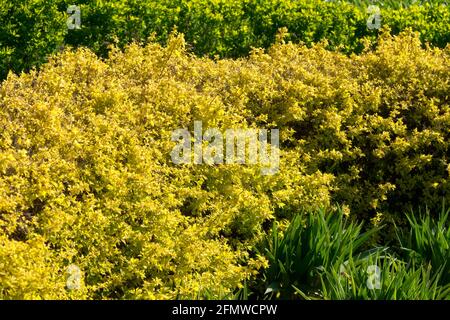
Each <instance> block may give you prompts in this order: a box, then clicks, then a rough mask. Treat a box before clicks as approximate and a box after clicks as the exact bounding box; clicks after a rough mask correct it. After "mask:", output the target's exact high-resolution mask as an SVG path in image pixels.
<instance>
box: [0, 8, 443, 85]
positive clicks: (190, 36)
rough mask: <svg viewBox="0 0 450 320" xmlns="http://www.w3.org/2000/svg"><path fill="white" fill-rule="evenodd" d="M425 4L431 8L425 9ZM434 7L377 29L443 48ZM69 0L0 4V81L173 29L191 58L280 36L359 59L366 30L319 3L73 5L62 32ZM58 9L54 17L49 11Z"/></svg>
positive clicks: (352, 11)
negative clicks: (74, 16)
mask: <svg viewBox="0 0 450 320" xmlns="http://www.w3.org/2000/svg"><path fill="white" fill-rule="evenodd" d="M433 3H436V4H435V5H433ZM438 3H439V1H437V0H436V1H433V2H431V3H424V4H423V5H418V4H415V5H410V6H405V7H403V6H400V7H394V6H381V18H382V25H383V26H385V27H390V28H391V30H392V33H393V34H398V33H399V32H400V31H402V30H405V29H406V28H408V27H411V28H412V29H413V30H415V31H419V32H420V33H421V39H422V41H428V42H430V43H431V44H432V45H434V46H438V47H441V48H442V47H445V46H446V45H447V43H449V40H450V29H449V28H450V27H449V24H448V21H449V20H450V11H449V7H448V6H444V5H437V4H438ZM72 4H74V3H73V1H69V0H56V1H52V2H48V1H47V2H46V1H41V0H16V1H14V2H11V1H6V0H3V1H2V2H0V17H1V18H2V21H6V23H4V24H2V26H0V52H1V56H0V57H1V58H2V59H0V61H2V62H0V63H1V65H0V79H3V78H4V77H5V76H6V74H7V72H8V70H13V71H15V72H19V71H22V70H28V69H29V68H30V67H31V66H34V65H39V64H40V63H42V62H43V61H44V60H45V57H46V55H48V54H50V53H52V52H54V51H55V50H57V48H59V47H61V46H64V45H71V46H75V47H78V46H86V47H88V48H90V49H92V50H93V51H94V52H96V53H97V54H100V55H101V56H103V57H105V56H106V55H107V52H108V48H109V46H110V45H111V44H118V45H119V46H120V47H124V46H125V45H126V44H128V43H130V42H132V41H138V42H146V41H147V40H148V38H149V37H152V35H153V34H155V39H156V40H157V41H159V42H161V43H165V42H166V41H167V39H168V35H169V34H170V32H171V31H172V30H173V28H177V29H178V31H179V32H182V33H184V34H185V38H186V41H187V43H188V45H189V49H190V50H191V51H192V52H194V53H196V54H197V55H207V56H213V55H219V56H221V57H240V56H244V55H247V54H248V53H249V52H250V50H251V48H252V47H257V48H259V47H262V48H268V47H270V45H272V44H273V43H274V41H275V39H276V34H277V32H278V30H279V29H280V28H283V27H286V28H287V29H288V31H289V35H288V39H289V40H291V41H293V42H302V43H305V44H307V45H312V44H313V43H317V42H319V41H321V40H324V39H326V40H328V45H327V48H328V49H333V50H342V51H344V52H347V53H350V52H358V53H359V52H361V50H362V48H363V45H362V42H361V39H362V38H363V37H367V38H370V39H371V40H374V41H375V40H376V39H377V37H378V34H379V32H378V31H377V30H369V29H368V28H367V19H368V17H369V15H368V13H367V12H366V4H364V3H359V4H352V3H347V2H344V1H338V2H330V1H328V2H327V1H323V0H148V1H141V0H117V1H100V0H78V1H76V5H78V6H79V7H80V9H81V29H79V30H67V26H66V24H65V19H67V17H68V14H67V13H66V10H67V7H68V6H69V5H72ZM57 9H58V10H57Z"/></svg>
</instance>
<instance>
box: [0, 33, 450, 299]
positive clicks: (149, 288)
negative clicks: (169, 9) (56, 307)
mask: <svg viewBox="0 0 450 320" xmlns="http://www.w3.org/2000/svg"><path fill="white" fill-rule="evenodd" d="M406 49H407V50H406ZM448 57H449V50H448V49H446V50H437V49H436V50H423V49H421V48H420V45H419V41H418V40H417V37H416V36H414V35H410V34H406V35H403V36H402V37H400V38H399V39H392V38H386V39H385V41H384V42H383V43H381V45H380V46H379V48H378V49H377V51H376V52H368V53H366V54H364V55H362V56H359V57H357V56H352V57H346V56H344V55H340V54H338V53H332V52H328V51H326V50H325V49H323V47H322V46H316V47H314V48H311V49H307V48H306V47H302V46H296V45H292V44H278V45H275V46H274V47H273V48H272V49H270V51H269V52H268V53H264V52H262V51H258V50H255V51H254V52H253V54H252V55H251V56H250V57H249V58H248V59H239V60H217V61H215V60H210V59H206V58H197V57H195V56H191V55H188V54H186V52H185V50H184V41H183V38H182V37H181V36H173V37H172V38H171V40H170V41H169V43H168V45H167V47H161V46H159V45H157V44H149V45H147V46H146V47H144V48H141V47H139V46H137V45H131V46H130V47H128V49H127V50H126V51H125V52H123V53H122V52H120V51H117V50H113V52H112V53H111V56H110V58H109V59H107V60H104V61H102V60H100V59H98V58H97V57H96V56H95V55H94V54H93V53H91V52H89V51H88V50H84V49H80V50H77V51H66V52H64V53H62V54H60V55H58V56H56V57H54V58H53V59H52V60H51V61H50V62H49V63H48V64H47V65H45V66H44V67H43V68H42V70H41V71H40V72H39V73H36V72H31V73H29V74H23V75H21V76H20V77H18V76H15V75H12V74H10V76H9V77H8V79H7V80H6V81H5V82H3V83H2V85H1V87H0V127H1V128H2V131H1V132H0V230H1V231H0V232H1V239H2V248H1V249H0V250H1V251H0V252H1V256H0V261H3V259H4V258H3V257H7V258H5V259H6V260H5V261H9V262H8V265H22V266H23V268H21V269H17V270H16V269H10V268H9V267H8V268H2V269H1V272H2V274H1V277H2V279H16V280H14V281H11V280H8V282H7V283H8V286H7V287H6V288H2V289H0V290H1V291H0V293H1V294H2V296H3V297H4V298H16V297H25V298H34V297H39V298H77V297H84V298H152V299H158V298H175V297H183V296H192V295H193V294H195V293H196V292H200V291H202V290H203V289H204V288H208V289H209V291H210V292H211V293H212V294H213V295H214V294H221V293H224V292H225V293H226V292H229V291H231V290H233V289H234V288H236V287H238V286H239V285H240V284H241V283H242V281H243V280H244V279H245V278H248V277H249V276H250V275H252V274H254V273H255V272H256V270H257V269H258V268H259V267H260V266H261V265H263V264H264V261H261V260H260V259H259V258H258V257H250V255H249V248H251V247H252V245H253V244H255V242H256V241H257V240H258V239H260V237H261V235H262V234H263V233H264V229H263V225H264V224H263V222H265V221H267V220H268V219H272V218H274V217H275V216H277V217H280V218H285V217H287V218H289V217H290V216H291V215H292V214H293V213H295V212H297V211H299V210H301V209H308V208H314V207H318V206H329V205H330V202H331V200H332V199H334V200H337V201H339V202H344V203H345V204H347V205H348V206H349V207H350V209H351V210H352V212H353V213H357V214H361V215H363V216H364V215H369V216H370V217H373V216H375V215H376V211H382V210H389V209H392V208H394V207H395V205H396V204H397V205H405V206H406V205H407V204H408V203H410V202H411V203H412V202H414V201H416V202H417V201H422V200H429V202H430V203H433V202H436V201H437V200H438V199H440V197H442V196H445V197H447V199H448V197H449V195H448V190H449V182H448V162H447V161H448V159H447V158H446V157H447V155H448V135H449V130H448V129H449V122H450V113H449V109H448V108H449V107H448V101H449V100H448V92H449V83H448V78H449V77H448V75H449V74H448V73H449V63H448V61H449V60H448ZM195 120H198V121H202V123H203V127H204V128H207V127H217V128H219V129H221V130H225V129H228V128H256V127H260V128H279V129H280V142H281V159H280V170H279V173H277V174H275V175H267V176H264V175H261V173H260V168H258V166H251V165H226V164H224V165H213V166H209V165H194V164H192V165H174V164H173V163H172V162H171V157H170V152H171V150H172V148H173V147H174V145H175V142H172V141H171V133H172V131H173V130H175V129H178V128H189V130H190V131H192V129H193V123H194V121H195ZM431 185H432V188H431V187H430V186H431ZM371 210H372V211H373V212H372V211H371ZM28 248H30V249H28ZM35 256H39V259H38V261H37V263H33V262H32V260H33V259H34V257H35ZM24 261H26V263H25V262H24ZM72 264H73V265H75V266H77V267H78V268H79V269H80V270H81V273H82V286H81V288H79V289H77V290H67V289H64V288H65V286H66V281H67V279H66V278H67V277H66V275H65V272H66V270H67V268H68V267H69V265H72ZM28 268H29V269H28ZM39 278H42V279H45V281H43V282H37V281H36V279H39ZM2 283H3V280H2ZM5 283H6V282H5Z"/></svg>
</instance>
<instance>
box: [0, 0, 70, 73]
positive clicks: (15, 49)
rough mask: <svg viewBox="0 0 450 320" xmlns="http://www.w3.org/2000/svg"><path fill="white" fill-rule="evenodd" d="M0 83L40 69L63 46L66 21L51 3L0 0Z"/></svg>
mask: <svg viewBox="0 0 450 320" xmlns="http://www.w3.org/2000/svg"><path fill="white" fill-rule="evenodd" d="M0 21H1V22H2V23H1V24H0V79H4V78H5V77H6V75H7V74H8V71H9V70H11V71H13V72H20V71H26V70H29V69H30V68H31V67H33V66H36V65H40V64H41V63H43V62H45V61H46V56H47V55H49V54H51V53H53V52H55V51H56V50H57V49H58V47H59V46H60V45H61V44H62V43H63V42H64V36H65V35H66V28H67V27H66V18H65V15H64V14H63V13H62V12H60V11H59V10H58V8H57V6H56V4H55V2H54V1H46V0H14V1H11V0H0Z"/></svg>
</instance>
